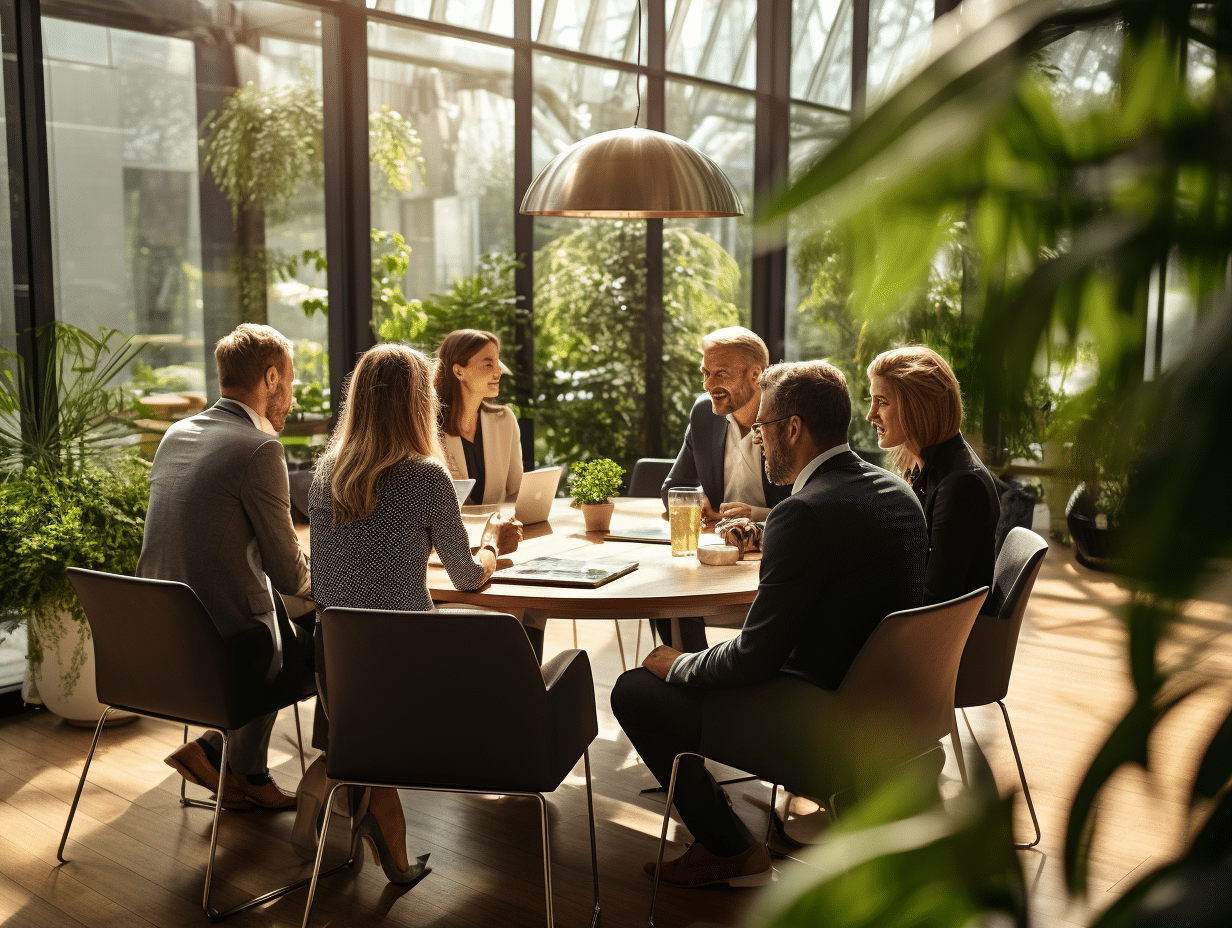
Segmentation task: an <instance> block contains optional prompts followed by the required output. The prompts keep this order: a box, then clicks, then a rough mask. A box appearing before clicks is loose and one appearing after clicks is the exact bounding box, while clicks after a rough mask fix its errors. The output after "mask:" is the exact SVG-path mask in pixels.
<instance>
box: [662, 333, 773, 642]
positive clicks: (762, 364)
mask: <svg viewBox="0 0 1232 928" xmlns="http://www.w3.org/2000/svg"><path fill="white" fill-rule="evenodd" d="M769 366H770V352H769V351H768V350H767V349H766V343H765V342H763V341H762V340H761V338H760V337H759V336H758V335H757V334H756V333H754V332H750V331H749V330H748V329H746V328H742V327H741V326H731V327H729V328H726V329H719V330H717V331H715V332H711V333H710V334H709V335H707V336H705V337H704V338H703V339H702V385H703V387H704V388H705V390H706V392H705V394H703V395H702V396H700V397H698V399H697V402H696V403H694V404H693V411H692V412H691V413H689V426H688V428H687V429H686V430H685V433H684V443H683V444H682V445H681V447H680V454H678V455H677V456H676V463H675V464H673V465H672V469H671V471H670V472H669V473H668V475H667V479H666V480H664V481H663V488H662V491H661V493H662V497H663V505H664V507H666V506H667V492H668V490H671V489H672V488H673V487H696V486H700V487H701V488H702V491H703V492H704V493H705V494H706V499H705V501H704V502H703V504H702V518H703V519H705V520H706V521H707V522H715V521H717V520H719V519H733V518H746V519H751V520H753V521H754V522H763V521H765V519H766V516H767V515H769V514H770V510H771V508H773V507H774V506H775V505H776V504H778V503H780V502H782V501H783V500H784V499H786V498H787V497H788V496H789V495H790V492H791V488H790V487H784V486H777V485H775V484H774V483H772V482H771V481H770V480H769V479H768V478H767V477H766V472H765V468H764V467H763V466H762V464H763V462H762V454H761V448H760V447H759V446H758V445H757V443H756V442H755V441H754V440H753V433H752V431H751V428H750V427H751V426H752V424H753V420H754V419H755V418H757V406H758V404H759V403H760V402H761V386H760V377H761V374H762V371H764V370H765V369H766V368H767V367H769ZM679 621H680V636H681V638H682V639H683V641H682V642H673V641H672V638H671V623H670V622H668V621H663V620H660V621H657V622H656V623H655V629H656V630H657V631H658V633H659V635H660V637H661V638H662V639H663V643H664V644H675V645H676V646H677V647H680V648H682V649H683V650H685V651H701V650H702V649H704V648H705V647H706V629H705V626H704V625H703V623H702V621H701V619H681V620H679Z"/></svg>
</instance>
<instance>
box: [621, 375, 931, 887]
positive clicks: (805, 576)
mask: <svg viewBox="0 0 1232 928" xmlns="http://www.w3.org/2000/svg"><path fill="white" fill-rule="evenodd" d="M762 388H763V393H762V398H761V409H760V413H759V415H758V418H757V421H756V422H755V423H754V425H753V430H754V434H756V435H758V436H759V440H760V441H761V442H763V443H764V448H765V457H766V473H767V475H768V476H769V477H770V479H771V480H773V481H774V482H775V483H776V484H778V485H780V486H785V487H787V488H788V489H789V490H790V491H791V496H790V498H789V499H787V500H786V501H784V502H783V503H781V504H780V505H778V506H776V507H775V508H774V511H773V512H771V513H770V517H769V518H768V519H767V520H766V528H765V534H764V537H763V542H762V561H761V580H760V583H759V585H758V588H757V598H756V599H755V600H754V601H753V605H752V607H751V608H750V609H749V614H748V618H747V619H745V622H744V626H743V627H742V628H741V630H740V634H739V635H737V636H736V637H735V638H732V639H731V640H730V641H725V642H723V643H722V644H718V645H715V646H714V647H713V648H710V649H708V650H706V651H702V652H701V653H699V654H682V653H681V652H680V651H677V650H674V649H673V648H670V647H665V646H660V647H658V648H655V649H654V650H653V651H651V652H650V654H649V655H647V657H646V660H645V661H644V662H643V664H642V666H641V667H639V668H638V669H636V670H630V671H628V672H627V673H625V674H622V675H621V677H620V678H619V679H618V680H617V681H616V685H615V686H614V687H613V688H612V710H613V711H614V712H615V713H616V718H617V719H619V720H620V725H621V727H622V728H623V729H624V730H625V732H626V733H627V734H628V736H629V740H630V741H631V742H632V743H633V747H634V748H636V750H637V752H638V754H640V755H641V757H642V759H643V760H644V761H645V762H646V766H648V767H649V768H650V770H651V771H652V772H653V773H654V775H655V777H656V778H657V779H658V780H659V782H660V783H662V784H663V785H664V786H665V787H666V786H667V784H668V781H669V779H670V777H671V770H672V762H673V760H674V759H675V757H676V755H678V754H681V753H683V752H686V751H696V750H697V749H698V745H699V743H700V740H701V736H702V731H703V726H705V725H707V723H709V724H710V726H711V727H713V726H714V725H715V724H716V722H715V720H716V719H717V720H721V721H720V722H719V723H717V724H721V725H722V726H723V731H724V737H727V738H729V739H733V740H734V741H736V742H737V743H738V742H739V739H741V738H742V736H743V735H744V733H745V729H744V728H742V724H744V725H747V724H749V722H748V720H750V719H752V720H756V721H755V722H753V723H752V724H755V725H756V726H757V730H758V733H759V736H761V737H763V739H764V738H772V739H774V740H775V741H781V742H782V743H783V744H785V745H791V744H793V743H799V742H800V731H801V730H802V726H801V725H800V722H799V720H798V719H793V718H792V712H791V709H792V707H791V706H790V705H783V704H782V703H781V699H780V696H781V694H782V693H784V692H789V691H790V688H791V687H792V686H801V685H804V686H815V687H820V688H822V689H825V690H835V689H837V688H838V686H839V684H840V683H842V681H843V677H844V676H845V675H846V673H847V670H848V669H849V668H850V667H851V665H852V663H853V662H854V661H855V658H856V655H857V654H858V653H859V651H860V648H861V647H862V646H863V645H864V643H865V642H866V641H867V640H868V638H869V636H870V635H872V633H873V629H875V628H876V627H877V625H878V624H879V623H880V622H881V620H882V619H883V618H884V617H885V616H887V615H889V614H890V613H892V612H896V611H898V610H900V609H910V608H913V607H915V606H919V605H921V604H922V603H923V601H924V562H925V558H926V556H927V553H928V533H927V530H926V528H925V524H924V513H923V511H922V510H921V509H920V503H919V500H917V499H916V497H915V494H914V493H913V492H912V490H911V488H910V487H909V486H908V485H907V484H906V482H904V481H903V480H901V479H899V478H898V477H896V476H894V475H893V474H891V473H889V472H888V471H884V470H882V469H881V468H879V467H874V466H873V465H871V464H868V463H866V462H864V461H862V460H861V459H860V458H859V457H857V456H856V455H855V454H854V453H853V452H852V451H851V449H850V448H849V447H848V445H847V429H848V425H849V422H850V419H851V400H850V398H849V396H848V393H847V384H846V381H845V379H844V378H843V375H842V373H840V372H839V371H838V370H837V369H836V368H835V367H833V366H831V365H830V364H827V363H826V362H824V361H809V362H803V363H798V364H779V365H776V366H774V367H772V368H769V369H768V370H767V371H766V372H765V374H764V375H763V376H762ZM784 681H788V686H786V687H785V686H784ZM737 709H738V710H739V711H737ZM739 718H743V719H744V720H745V722H744V723H741V722H740V721H739ZM802 747H803V748H804V750H805V752H806V753H807V750H808V745H807V742H803V743H802ZM675 805H676V811H677V812H679V813H680V817H681V818H682V819H683V821H684V823H685V825H687V826H688V828H689V830H690V831H691V832H692V833H693V836H694V838H695V839H696V841H695V843H694V844H692V845H691V846H690V847H689V849H688V850H687V851H686V852H685V853H684V855H683V856H682V857H680V858H679V859H677V860H674V861H671V862H667V863H665V864H664V868H663V874H662V879H663V880H664V881H666V882H668V883H672V884H674V885H678V886H705V885H707V884H710V883H730V884H732V885H742V886H752V885H760V884H761V883H764V882H767V881H768V880H769V877H770V857H769V855H768V854H767V853H766V849H765V846H764V845H762V844H761V843H759V842H758V841H757V840H756V839H755V838H754V837H753V836H752V834H751V833H750V832H749V830H748V828H747V827H745V825H744V824H743V823H742V822H741V821H740V819H739V818H738V817H737V816H736V814H735V813H734V812H733V811H732V808H731V804H730V802H729V800H728V798H727V794H726V793H725V792H724V791H723V789H722V788H721V787H720V786H719V785H718V784H717V783H716V782H715V780H714V778H713V777H712V776H711V775H710V774H709V773H708V772H707V771H706V768H705V766H704V765H703V764H702V763H701V762H700V760H699V759H698V758H697V757H695V756H692V757H686V758H684V759H682V760H681V763H680V766H679V768H678V771H677V779H676V794H675ZM646 866H647V873H649V874H651V875H653V873H654V864H653V863H652V864H647V865H646Z"/></svg>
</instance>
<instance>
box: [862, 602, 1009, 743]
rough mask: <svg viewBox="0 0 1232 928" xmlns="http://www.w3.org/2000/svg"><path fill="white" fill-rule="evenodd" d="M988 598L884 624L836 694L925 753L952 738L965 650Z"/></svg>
mask: <svg viewBox="0 0 1232 928" xmlns="http://www.w3.org/2000/svg"><path fill="white" fill-rule="evenodd" d="M987 594H988V587H986V586H985V587H980V588H979V589H978V590H975V591H974V592H971V593H967V594H966V595H965V596H959V597H958V598H957V599H951V600H949V601H948V602H944V603H938V604H937V605H935V606H921V607H920V608H918V609H906V610H903V611H902V612H894V613H891V614H890V615H888V616H886V617H885V618H884V619H882V620H881V622H880V624H878V626H877V628H876V629H874V630H873V634H872V635H871V636H870V637H869V639H868V641H866V642H865V643H864V647H862V648H861V649H860V653H859V654H857V655H856V659H855V661H854V663H852V665H851V669H850V670H848V671H847V675H846V676H845V677H844V678H843V682H842V684H841V685H840V686H839V688H838V694H839V696H840V698H841V700H842V702H843V703H844V705H845V706H846V707H847V709H848V711H849V712H850V713H851V715H852V716H853V717H855V718H863V719H868V720H869V722H870V724H872V725H876V726H877V727H878V728H885V727H892V728H893V729H894V731H893V733H892V734H893V735H894V736H895V737H897V738H909V739H910V740H911V741H912V742H915V743H917V746H918V747H919V748H921V749H923V748H927V747H928V746H930V745H932V744H934V743H936V742H937V741H939V740H940V739H941V738H943V737H945V736H946V735H947V734H949V733H950V730H951V727H952V722H953V718H954V684H955V681H956V679H957V677H958V665H959V662H960V660H961V658H962V653H963V646H964V645H965V644H966V641H967V637H968V635H970V633H971V626H972V625H973V624H975V618H976V616H977V615H978V614H979V611H980V606H982V605H983V603H984V600H985V598H986V596H987ZM906 747H907V748H908V750H910V747H911V746H910V745H908V746H906Z"/></svg>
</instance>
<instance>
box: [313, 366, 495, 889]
mask: <svg viewBox="0 0 1232 928" xmlns="http://www.w3.org/2000/svg"><path fill="white" fill-rule="evenodd" d="M345 393H346V396H345V399H344V401H343V404H342V412H341V415H340V418H339V421H338V425H337V428H336V429H335V430H334V435H333V438H332V439H331V440H330V442H329V445H328V446H327V448H326V450H325V453H324V454H323V455H322V456H321V458H320V459H319V460H318V462H317V466H316V475H315V477H314V478H313V481H312V489H311V490H310V491H309V495H308V508H309V513H308V518H309V524H310V526H311V539H312V595H313V599H315V600H316V604H317V618H318V620H319V619H320V615H321V613H322V612H323V611H324V610H325V609H327V608H329V607H330V606H348V607H353V608H364V609H396V610H413V611H421V612H423V611H428V610H430V609H431V608H432V599H431V597H430V596H429V595H428V587H427V567H428V555H429V553H430V552H431V551H432V549H433V548H434V547H435V548H436V551H437V553H438V554H439V555H440V559H441V563H442V564H443V565H444V567H445V570H446V571H447V572H448V573H449V579H450V580H451V581H452V582H453V584H454V586H455V587H457V588H458V589H459V590H475V589H478V588H479V587H481V586H483V584H484V583H486V582H487V580H488V578H489V577H490V576H491V575H492V572H493V570H495V568H496V559H497V552H498V549H499V546H500V542H502V541H505V540H506V539H507V538H510V539H512V542H513V543H512V544H511V545H510V550H512V548H514V547H516V546H517V544H516V529H515V531H514V533H513V535H512V536H511V535H510V534H509V533H508V532H507V531H504V532H503V529H505V528H506V526H507V523H502V522H501V521H500V520H499V519H494V520H493V521H492V523H491V524H490V525H489V528H488V532H487V533H485V535H484V538H483V541H482V542H481V545H480V548H479V550H478V551H477V552H476V554H474V555H472V554H471V549H470V542H469V540H468V538H467V533H466V528H465V526H463V524H462V515H461V513H460V511H459V509H458V499H457V496H456V494H455V493H454V487H453V481H452V479H451V478H450V476H449V471H448V470H447V469H446V467H445V464H444V462H443V460H442V455H441V447H440V442H439V440H438V438H437V414H438V411H439V409H438V404H437V399H436V392H435V390H434V389H433V386H432V362H431V361H430V360H429V359H428V358H426V357H425V356H424V355H422V354H420V353H419V352H418V351H415V350H414V349H412V348H407V347H405V346H403V345H378V346H376V347H375V348H371V349H369V350H368V351H366V352H365V353H364V355H363V357H361V358H360V359H359V363H358V364H357V365H356V366H355V371H354V372H353V373H352V375H351V377H350V381H349V383H348V385H347V388H346V391H345ZM319 629H320V625H319V622H318V634H317V665H316V667H317V682H318V692H319V693H320V698H321V700H322V702H323V704H324V705H325V708H326V712H327V714H328V707H329V703H328V695H327V690H326V684H327V681H326V680H325V678H324V667H325V665H324V660H323V656H322V648H321V645H320V642H321V637H320V633H319ZM368 809H369V812H368V814H367V815H366V816H364V817H362V819H361V820H360V821H359V822H358V823H357V824H356V828H357V837H361V838H365V839H367V840H368V842H369V843H370V845H371V850H372V852H373V856H374V858H378V859H379V860H380V863H381V866H382V867H383V868H384V870H385V875H386V877H388V879H389V880H390V881H391V882H395V883H400V882H403V883H404V882H411V881H412V880H414V879H416V878H417V877H418V876H419V873H420V872H421V870H422V866H421V865H417V866H416V867H411V866H410V864H409V862H408V859H407V854H406V822H405V820H404V818H403V815H402V805H401V803H400V802H399V800H398V793H397V790H392V789H373V790H372V791H371V794H370V800H369V804H368Z"/></svg>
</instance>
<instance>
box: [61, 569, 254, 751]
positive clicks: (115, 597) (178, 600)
mask: <svg viewBox="0 0 1232 928" xmlns="http://www.w3.org/2000/svg"><path fill="white" fill-rule="evenodd" d="M68 576H69V580H71V581H72V584H73V588H74V589H75V590H76V591H77V598H78V600H80V602H81V605H82V608H83V609H85V613H86V619H87V621H88V622H89V625H90V633H91V635H92V636H93V638H94V660H95V681H96V688H97V691H98V701H99V702H101V703H103V704H105V705H109V706H118V707H121V708H125V709H135V710H137V711H139V712H146V713H149V714H152V715H157V716H160V717H163V718H169V719H173V720H177V721H185V722H192V723H196V724H200V725H209V726H215V727H218V728H226V729H230V728H236V727H238V726H239V725H241V724H243V723H244V722H247V721H251V718H245V717H244V716H243V715H241V712H242V711H243V706H244V705H245V704H246V703H247V702H248V700H247V699H246V696H247V695H251V694H246V693H245V691H244V687H245V680H246V679H248V680H249V682H251V683H253V684H254V685H256V684H259V682H260V678H261V676H263V672H264V669H265V667H268V664H269V659H270V656H271V655H272V652H273V643H272V640H271V638H270V635H269V633H268V632H267V631H265V629H263V628H258V629H254V630H253V632H252V633H251V634H249V633H245V634H244V635H241V636H239V637H238V638H233V639H230V640H224V639H223V637H222V635H221V634H220V633H219V631H218V627H217V626H216V625H215V624H214V622H213V620H212V619H211V618H210V616H209V613H208V612H206V611H205V607H204V606H203V605H202V604H201V600H200V599H199V598H198V597H197V594H196V593H194V592H193V591H192V589H190V588H189V587H188V586H187V585H185V584H183V583H174V582H170V581H166V580H148V579H144V578H139V577H125V576H120V575H118V574H109V573H102V572H100V571H96V570H82V569H81V568H77V567H70V568H68ZM262 636H263V637H264V641H265V645H264V646H262V644H261V638H262ZM237 657H238V658H239V660H240V661H241V662H242V663H240V664H238V665H237ZM262 660H264V664H262ZM246 668H247V669H251V670H253V671H254V673H251V674H245V673H244V670H245V669H246ZM256 671H260V673H257V672H256Z"/></svg>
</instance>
